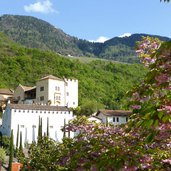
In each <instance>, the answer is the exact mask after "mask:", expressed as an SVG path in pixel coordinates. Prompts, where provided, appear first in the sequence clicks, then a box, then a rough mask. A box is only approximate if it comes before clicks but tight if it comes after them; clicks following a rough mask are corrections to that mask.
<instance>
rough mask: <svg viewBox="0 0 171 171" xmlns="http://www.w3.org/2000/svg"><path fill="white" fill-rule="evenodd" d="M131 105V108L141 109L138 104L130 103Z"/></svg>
mask: <svg viewBox="0 0 171 171" xmlns="http://www.w3.org/2000/svg"><path fill="white" fill-rule="evenodd" d="M131 107H132V109H141V106H140V105H132V106H131Z"/></svg>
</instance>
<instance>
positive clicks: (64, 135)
mask: <svg viewBox="0 0 171 171" xmlns="http://www.w3.org/2000/svg"><path fill="white" fill-rule="evenodd" d="M65 126H66V119H64V127H63V132H64V134H63V138H65V137H66V129H65Z"/></svg>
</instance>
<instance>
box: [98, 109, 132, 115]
mask: <svg viewBox="0 0 171 171" xmlns="http://www.w3.org/2000/svg"><path fill="white" fill-rule="evenodd" d="M100 113H102V114H104V115H106V116H129V115H130V114H131V113H132V111H125V110H99V111H98V112H97V114H96V116H98V115H99V114H100Z"/></svg>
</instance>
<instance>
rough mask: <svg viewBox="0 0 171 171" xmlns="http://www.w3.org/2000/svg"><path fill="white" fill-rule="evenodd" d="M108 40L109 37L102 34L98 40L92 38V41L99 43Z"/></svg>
mask: <svg viewBox="0 0 171 171" xmlns="http://www.w3.org/2000/svg"><path fill="white" fill-rule="evenodd" d="M106 40H109V38H107V37H104V36H100V37H99V38H98V39H97V40H90V42H99V43H104V42H105V41H106Z"/></svg>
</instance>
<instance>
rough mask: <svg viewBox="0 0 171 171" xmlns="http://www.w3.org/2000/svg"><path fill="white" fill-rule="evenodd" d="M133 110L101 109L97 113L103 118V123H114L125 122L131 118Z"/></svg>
mask: <svg viewBox="0 0 171 171" xmlns="http://www.w3.org/2000/svg"><path fill="white" fill-rule="evenodd" d="M131 113H132V112H131V111H124V110H99V111H98V112H97V114H96V116H97V117H98V118H100V119H101V120H102V123H104V124H108V123H111V124H113V125H120V124H125V123H127V122H128V120H129V116H130V115H131Z"/></svg>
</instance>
